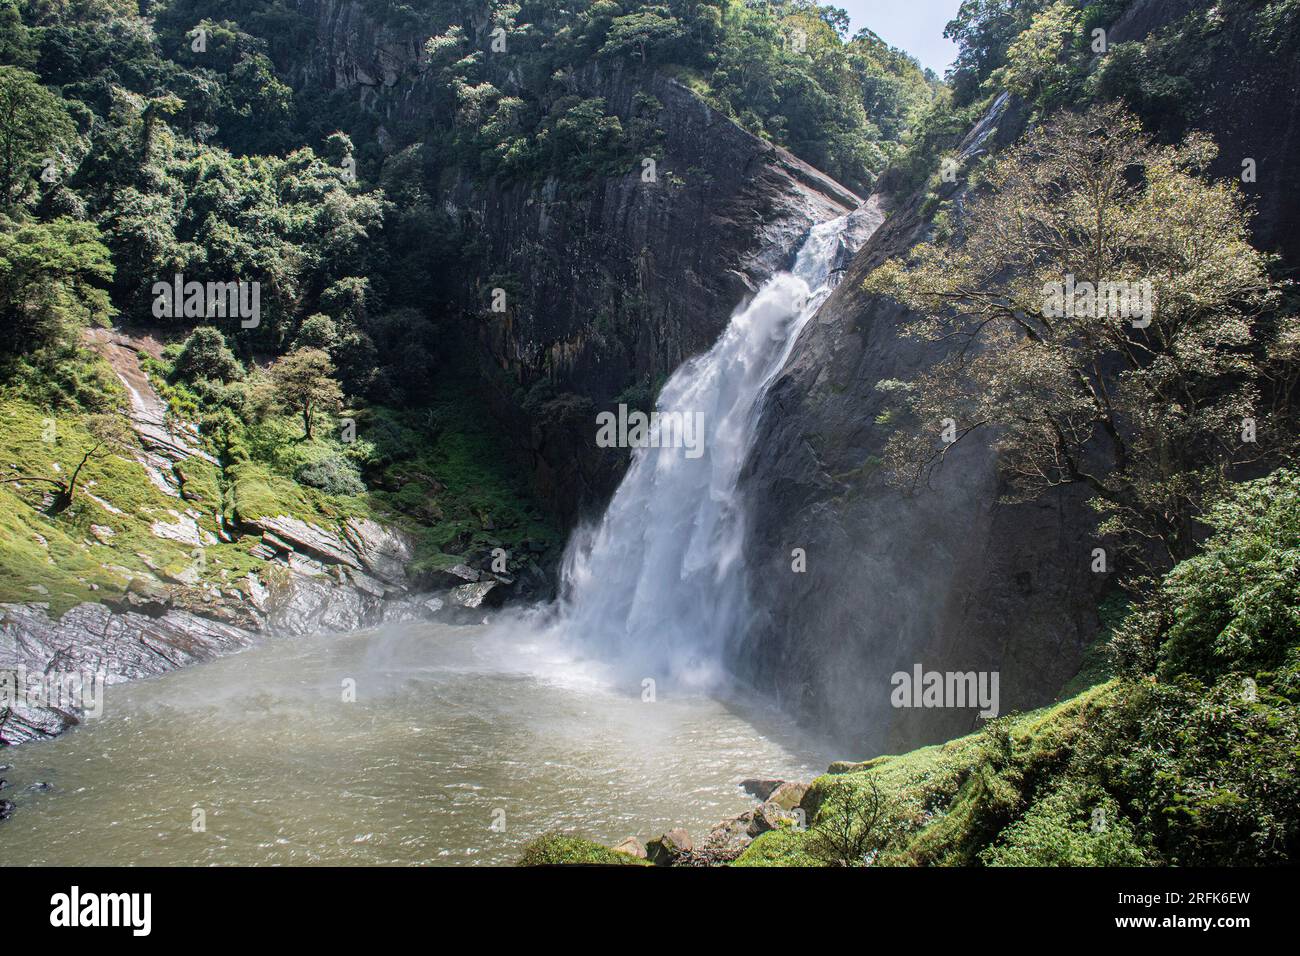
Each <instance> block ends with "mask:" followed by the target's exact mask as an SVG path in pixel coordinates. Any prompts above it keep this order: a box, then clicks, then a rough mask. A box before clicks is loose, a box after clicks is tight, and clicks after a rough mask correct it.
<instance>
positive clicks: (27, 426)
mask: <svg viewBox="0 0 1300 956" xmlns="http://www.w3.org/2000/svg"><path fill="white" fill-rule="evenodd" d="M51 418H53V420H54V439H55V440H54V441H46V440H45V438H46V437H48V434H49V432H48V424H49V420H50V419H51ZM0 420H2V421H3V422H4V425H5V427H4V429H3V430H2V431H0V475H2V476H3V477H5V478H10V477H16V476H18V475H27V476H45V477H54V476H56V475H59V474H62V475H63V476H67V475H68V474H70V473H71V471H72V469H73V468H75V467H76V464H77V462H78V461H79V460H80V458H81V454H82V450H83V449H84V448H86V447H88V445H89V443H90V436H89V434H88V433H87V432H86V431H85V429H84V427H83V426H82V422H81V419H80V417H79V416H78V415H76V414H61V415H57V416H55V415H51V414H50V413H49V412H48V411H47V410H44V409H41V408H37V407H36V406H34V405H32V404H29V403H27V402H23V401H19V400H15V399H10V400H8V401H5V402H3V403H0ZM56 464H57V465H58V466H59V469H60V470H58V471H56V470H55V465H56ZM185 468H186V473H187V479H186V481H185V483H184V486H183V487H184V490H185V494H186V498H185V499H178V498H173V497H171V496H169V495H166V494H164V493H163V492H162V491H161V490H160V489H158V488H157V486H155V485H154V484H153V482H152V481H150V479H149V477H148V475H147V474H146V472H145V470H144V467H143V466H142V465H140V463H139V462H137V461H136V460H135V459H134V458H132V457H129V454H127V453H123V454H115V455H110V456H107V457H105V458H102V459H98V460H92V461H90V462H88V463H87V465H86V467H85V469H84V470H83V472H82V480H81V481H80V482H79V484H78V491H77V493H76V495H75V496H74V499H73V502H72V505H71V506H70V507H69V508H68V509H67V510H65V511H63V512H62V513H60V514H58V515H49V514H46V513H45V511H44V510H43V507H44V499H45V495H46V491H47V489H48V487H49V486H47V485H45V484H44V483H38V482H22V483H21V484H5V485H0V511H2V512H3V514H2V516H0V601H48V602H49V604H50V610H51V613H53V614H55V615H59V614H62V613H63V612H64V611H65V610H67V609H68V608H69V607H71V606H73V605H74V604H77V603H80V602H82V601H87V600H103V599H105V598H111V597H113V596H115V595H119V594H121V592H122V591H123V590H124V589H125V587H126V585H127V584H128V583H129V581H130V580H131V579H132V578H133V577H148V576H151V575H154V574H157V575H158V576H160V577H163V578H167V577H176V576H177V575H182V574H185V573H186V571H187V569H189V568H191V567H193V568H195V569H196V570H197V571H198V572H199V574H200V579H202V580H208V581H214V582H215V581H228V580H231V579H232V578H236V577H242V576H243V575H244V574H246V573H247V572H248V571H249V570H252V569H254V568H256V567H258V566H259V565H260V562H259V561H258V560H257V559H256V558H253V557H252V556H251V555H249V554H248V547H249V546H250V545H251V544H252V542H251V541H245V542H237V543H222V544H207V545H204V546H203V548H202V551H203V557H202V561H201V562H200V561H198V560H197V559H196V556H195V554H194V551H195V546H194V545H191V544H186V543H184V542H180V541H173V540H171V539H167V538H161V537H158V536H157V535H155V534H154V533H153V532H152V530H151V526H152V525H153V523H154V522H155V521H161V522H165V523H167V524H174V523H176V522H177V520H178V519H177V517H176V514H175V513H180V514H184V513H185V512H186V511H187V510H193V511H194V512H197V513H198V518H197V519H196V520H197V522H198V525H199V527H200V528H201V529H202V530H203V531H206V532H208V533H210V534H213V535H215V533H216V531H217V518H216V515H217V511H218V508H219V506H220V500H219V490H218V489H217V485H216V476H215V469H214V468H213V466H211V465H210V464H208V463H207V462H204V461H202V460H200V459H191V460H190V461H188V462H186V464H185ZM191 495H192V497H191ZM214 498H215V499H216V500H214ZM101 502H105V503H107V505H109V506H111V507H105V505H104V504H101ZM110 532H111V533H110ZM42 542H44V543H42ZM223 572H224V573H223ZM41 588H44V590H45V593H42V591H41Z"/></svg>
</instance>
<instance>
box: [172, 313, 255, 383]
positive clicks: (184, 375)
mask: <svg viewBox="0 0 1300 956" xmlns="http://www.w3.org/2000/svg"><path fill="white" fill-rule="evenodd" d="M243 377H244V367H243V366H242V365H240V364H239V360H238V359H237V358H235V353H234V352H232V351H230V349H229V348H228V347H227V345H226V339H225V336H223V335H222V334H221V332H220V331H218V330H217V329H214V328H213V327H212V326H210V325H201V326H199V327H198V328H197V329H195V330H194V331H193V332H191V333H190V336H189V338H187V339H186V340H185V344H184V345H183V346H181V351H180V354H179V355H177V356H176V362H175V364H173V365H172V380H173V381H182V382H197V381H199V380H201V379H211V380H214V381H218V382H234V381H238V380H239V379H242V378H243Z"/></svg>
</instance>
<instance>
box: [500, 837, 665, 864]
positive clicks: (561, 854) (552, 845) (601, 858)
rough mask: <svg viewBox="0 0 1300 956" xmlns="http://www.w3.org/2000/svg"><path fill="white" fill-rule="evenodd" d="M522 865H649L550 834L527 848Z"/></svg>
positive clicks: (521, 860) (578, 840)
mask: <svg viewBox="0 0 1300 956" xmlns="http://www.w3.org/2000/svg"><path fill="white" fill-rule="evenodd" d="M519 865H520V866H566V865H567V866H649V865H650V864H649V863H647V862H646V861H645V860H642V859H640V858H638V857H635V856H632V855H631V854H630V853H619V852H618V851H617V850H611V849H609V848H608V847H603V846H601V845H600V844H599V843H592V842H591V841H590V840H583V839H581V838H579V837H573V836H565V835H564V834H562V833H548V834H546V835H544V836H540V837H538V838H537V839H536V840H533V841H532V842H531V843H529V844H528V845H527V846H526V847H524V851H523V855H522V856H520V858H519Z"/></svg>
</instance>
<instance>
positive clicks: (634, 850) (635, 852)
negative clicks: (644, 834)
mask: <svg viewBox="0 0 1300 956" xmlns="http://www.w3.org/2000/svg"><path fill="white" fill-rule="evenodd" d="M614 851H615V852H616V853H626V854H627V855H628V856H634V857H636V858H637V859H640V860H644V859H645V858H646V852H645V847H643V846H642V845H641V841H640V840H638V839H637V838H636V837H628V838H627V839H626V840H624V841H623V842H622V843H620V844H619V845H618V846H616V847H614Z"/></svg>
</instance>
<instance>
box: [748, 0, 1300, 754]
mask: <svg viewBox="0 0 1300 956" xmlns="http://www.w3.org/2000/svg"><path fill="white" fill-rule="evenodd" d="M1194 5H1203V4H1196V3H1193V2H1192V0H1140V2H1138V3H1136V4H1135V5H1134V6H1133V7H1131V8H1130V9H1129V11H1128V12H1127V13H1126V14H1125V16H1124V17H1123V18H1122V19H1121V21H1120V22H1118V23H1117V24H1116V25H1115V28H1114V29H1113V30H1112V32H1111V41H1112V42H1121V41H1124V40H1133V39H1140V38H1141V37H1143V36H1145V35H1147V34H1148V33H1150V32H1151V31H1153V30H1155V29H1158V28H1160V27H1162V26H1164V25H1167V24H1169V23H1171V22H1173V21H1174V20H1176V19H1177V18H1179V17H1181V16H1183V15H1185V14H1186V12H1187V11H1188V9H1190V8H1191V7H1192V6H1194ZM1210 49H1211V50H1213V51H1214V52H1213V56H1215V57H1216V58H1217V61H1218V62H1216V70H1215V72H1216V75H1221V76H1222V77H1223V81H1222V82H1221V83H1219V84H1217V85H1216V86H1215V87H1214V88H1212V89H1211V90H1210V91H1209V92H1208V93H1207V99H1206V101H1205V105H1204V106H1203V107H1201V108H1199V109H1200V112H1199V113H1198V116H1197V121H1196V122H1195V123H1193V124H1192V125H1194V126H1199V127H1200V128H1204V129H1207V130H1208V131H1209V132H1211V133H1213V134H1214V135H1215V137H1216V139H1217V140H1218V141H1219V143H1220V144H1221V146H1222V147H1223V150H1222V155H1221V158H1220V161H1219V168H1217V169H1216V170H1215V172H1216V173H1217V174H1218V175H1221V176H1237V175H1239V174H1240V172H1241V159H1242V158H1243V157H1245V156H1253V157H1254V158H1256V160H1257V162H1258V164H1259V169H1260V177H1259V181H1258V183H1257V184H1253V185H1246V186H1244V187H1243V188H1245V189H1246V191H1247V193H1248V194H1249V195H1253V196H1254V197H1255V198H1256V199H1257V201H1258V207H1259V211H1260V215H1259V218H1258V220H1257V222H1256V237H1257V242H1258V243H1259V245H1260V246H1261V247H1262V248H1265V249H1276V250H1280V251H1282V252H1283V253H1284V255H1285V258H1286V260H1287V261H1288V263H1289V264H1290V265H1291V267H1292V268H1294V266H1295V265H1296V263H1297V262H1300V246H1297V235H1298V233H1297V230H1296V228H1295V225H1296V221H1297V195H1298V194H1297V192H1296V190H1294V189H1293V188H1291V185H1290V184H1291V183H1293V182H1294V178H1293V176H1292V175H1291V173H1290V171H1291V170H1292V169H1293V168H1294V166H1295V163H1296V156H1297V143H1296V140H1295V137H1296V110H1297V103H1298V102H1300V98H1298V97H1297V95H1296V94H1297V80H1298V73H1300V63H1295V62H1271V61H1269V62H1259V61H1258V59H1257V58H1256V59H1254V60H1252V59H1248V58H1246V57H1245V56H1244V53H1243V51H1244V49H1245V47H1244V45H1243V42H1242V38H1241V37H1240V36H1237V35H1235V34H1234V33H1233V32H1232V29H1231V25H1229V28H1228V30H1227V31H1226V32H1225V35H1224V37H1223V38H1221V41H1220V42H1218V43H1217V44H1216V45H1214V46H1212V47H1210ZM990 121H992V122H993V124H994V125H995V126H996V128H997V129H996V133H995V134H994V137H993V138H992V139H991V140H990V141H989V143H988V144H986V145H991V146H994V147H996V146H997V145H998V144H999V143H1005V142H1008V141H1010V140H1011V139H1013V138H1014V137H1015V136H1017V135H1019V132H1020V130H1021V129H1023V126H1024V123H1025V121H1026V117H1025V115H1024V110H1023V108H1019V107H1018V106H1017V104H1015V103H1014V102H1009V103H1006V104H1005V112H1002V113H1000V114H998V115H996V116H991V117H987V118H986V120H985V124H981V125H986V124H987V123H988V122H990ZM1181 132H1182V130H1169V131H1166V133H1167V134H1168V135H1178V134H1180V133H1181ZM975 138H976V137H975V136H974V134H973V135H972V137H970V138H968V141H967V143H966V144H965V147H966V148H967V149H968V150H970V149H973V148H976V146H975V143H974V139H975ZM961 189H962V187H960V186H958V185H956V184H954V185H952V186H949V187H947V195H945V196H944V198H951V199H954V200H955V205H956V206H957V207H958V208H959V207H960V203H961V199H962V195H961ZM922 199H923V197H922V196H920V195H917V196H912V197H907V198H905V199H901V200H896V201H894V202H893V203H892V205H893V206H894V209H893V214H892V216H891V218H890V219H889V221H887V222H886V224H885V225H884V226H883V227H882V228H881V229H880V230H879V231H878V232H877V233H876V234H875V235H873V236H872V238H871V240H870V241H869V242H868V243H867V245H866V246H865V247H864V248H863V249H862V250H861V251H860V252H859V254H858V255H857V257H856V258H855V259H854V261H853V263H852V265H851V266H850V267H849V271H848V274H847V275H846V277H845V280H844V282H843V283H842V284H841V285H840V286H839V288H838V289H837V290H836V292H835V293H834V295H833V296H832V297H831V298H830V299H829V300H828V301H827V303H826V304H825V305H824V306H823V307H822V309H821V311H820V313H819V314H818V315H817V316H816V317H815V319H814V320H813V321H812V322H811V323H809V325H808V326H807V327H806V328H805V330H804V332H803V335H802V337H801V339H800V341H799V342H798V343H797V345H796V348H795V350H794V352H793V353H792V355H791V358H790V361H789V363H788V364H787V366H786V368H785V370H784V372H783V373H782V377H781V378H780V379H779V381H778V382H777V384H776V385H775V386H774V388H773V390H772V392H771V393H770V394H769V397H768V403H767V406H766V408H765V410H764V413H763V417H762V420H761V425H760V434H759V436H758V438H757V440H756V443H755V449H754V452H753V454H752V455H751V459H750V461H749V463H748V466H747V470H746V473H745V476H744V482H743V484H744V491H745V493H746V495H747V496H748V499H749V502H750V504H749V507H750V515H751V528H752V531H751V538H750V545H751V551H750V553H751V567H752V568H753V574H752V578H751V593H752V600H753V602H754V605H755V607H756V608H757V609H758V616H757V619H756V621H755V624H754V627H753V628H752V629H751V630H750V632H749V633H748V634H746V635H744V636H743V638H742V639H741V640H740V641H739V642H738V643H737V646H736V647H735V648H734V649H733V656H734V659H735V662H736V666H737V668H738V669H739V670H740V672H741V673H742V674H743V675H744V677H745V678H746V679H748V680H749V681H751V682H752V683H754V684H755V685H757V686H758V687H760V688H763V689H764V690H766V691H767V692H768V693H770V694H771V695H773V696H774V697H776V698H778V699H780V700H781V701H782V702H783V703H784V704H785V705H786V706H787V707H789V708H790V710H791V711H792V712H794V713H796V714H797V715H798V716H800V717H801V718H802V719H804V720H805V721H807V722H809V723H811V724H814V725H816V726H818V727H821V728H825V729H827V730H828V731H829V732H830V733H832V734H833V735H834V736H836V737H837V738H839V739H840V740H841V741H843V745H844V746H845V747H846V748H848V749H849V750H850V751H851V752H853V753H854V754H856V755H859V756H863V757H866V756H873V755H876V754H879V753H882V752H897V751H901V750H906V749H910V748H912V747H915V746H919V745H922V744H927V743H934V742H937V741H941V740H945V739H948V738H950V737H952V736H954V735H957V734H961V733H965V732H968V731H970V730H972V729H974V727H975V726H976V725H977V722H978V721H977V718H976V712H975V711H974V710H970V709H967V710H955V709H906V708H897V709H896V708H894V707H893V706H892V705H891V703H890V692H891V690H892V685H891V683H890V677H891V675H892V674H893V673H894V672H896V671H907V672H910V671H911V670H912V668H913V666H914V665H915V664H918V663H919V664H921V665H923V667H924V668H925V669H926V670H937V671H958V670H960V671H969V670H976V671H979V670H996V671H998V672H999V674H1000V696H1001V701H1000V705H1001V711H1002V712H1003V713H1006V712H1008V711H1010V710H1012V709H1028V708H1032V707H1037V706H1041V705H1043V704H1045V703H1048V702H1050V701H1051V700H1052V699H1053V698H1054V697H1055V696H1056V695H1057V693H1058V692H1059V691H1060V689H1061V687H1062V685H1063V684H1064V683H1065V682H1066V681H1067V680H1068V679H1070V678H1071V677H1072V676H1073V675H1074V673H1075V672H1076V671H1077V668H1078V665H1079V662H1080V656H1081V651H1082V649H1083V648H1084V647H1086V646H1087V644H1088V643H1089V642H1090V641H1091V640H1093V639H1094V638H1095V636H1096V634H1097V625H1098V622H1097V616H1096V603H1097V599H1098V597H1099V596H1100V594H1101V592H1102V590H1103V586H1104V581H1103V576H1102V575H1098V574H1094V573H1092V571H1091V553H1092V549H1093V548H1094V547H1096V546H1098V544H1099V542H1098V541H1096V540H1095V538H1094V537H1093V533H1092V528H1093V516H1092V515H1091V513H1090V512H1089V511H1088V510H1087V508H1086V506H1085V504H1084V497H1083V495H1081V494H1080V493H1078V492H1077V491H1073V490H1064V491H1061V492H1059V493H1055V494H1051V495H1047V496H1045V497H1043V498H1042V499H1040V500H1038V501H1036V502H1033V503H1030V504H1017V505H1009V504H1004V503H1000V502H999V498H1000V496H1001V495H1002V493H1003V492H1004V491H1005V489H1004V488H1003V487H1002V485H1001V483H1000V480H999V478H998V474H997V469H996V461H995V460H994V456H993V453H992V452H991V451H990V450H989V449H988V448H987V446H984V447H980V446H978V445H969V446H967V447H962V446H958V448H957V449H956V454H954V455H950V456H949V461H948V463H947V464H946V465H945V467H944V468H943V470H942V472H941V473H940V474H939V475H938V476H937V477H936V478H935V480H934V482H933V486H932V487H931V488H928V489H924V490H922V491H920V492H919V493H917V494H915V495H913V496H904V495H902V494H901V493H899V492H898V491H896V490H894V489H892V488H890V487H887V486H886V485H885V484H884V482H882V481H881V480H880V478H879V476H878V475H876V474H875V472H874V469H875V467H876V464H877V462H878V458H877V456H879V454H880V452H881V450H882V447H883V444H884V441H885V439H886V437H887V433H888V429H887V428H886V427H883V426H880V425H877V424H876V416H877V415H878V414H880V412H881V411H882V410H883V409H884V405H883V402H882V398H883V396H882V394H881V393H880V392H878V391H877V389H876V384H877V383H878V382H879V381H881V380H883V379H890V378H907V377H910V375H911V374H912V373H914V372H915V371H916V370H917V369H919V368H921V367H923V366H924V365H925V364H926V363H927V362H929V361H933V359H934V357H935V356H934V353H933V352H932V351H931V350H930V348H928V347H926V346H924V345H922V344H919V343H917V342H914V341H911V340H905V339H901V338H900V337H899V335H898V329H899V327H900V326H901V325H902V324H903V323H905V322H906V321H908V318H909V317H908V315H907V313H906V312H905V311H904V310H903V309H902V308H900V307H899V306H897V305H896V304H894V303H892V302H889V301H884V300H881V299H879V298H876V297H872V296H868V295H867V294H866V293H864V292H863V291H862V289H861V283H862V280H863V279H864V278H865V277H866V276H867V275H868V274H869V273H870V272H871V271H872V269H874V268H875V267H876V266H877V265H879V264H880V263H882V262H884V261H885V260H886V259H888V258H890V257H891V256H895V255H900V254H903V253H904V252H905V251H906V250H907V249H908V248H909V247H910V246H911V245H913V244H914V243H916V242H918V241H920V240H921V239H922V238H924V237H925V236H926V235H927V234H928V231H929V228H930V224H929V222H927V220H926V217H925V216H924V215H923V214H922V208H921V204H922ZM886 202H887V203H888V202H889V201H888V200H886ZM936 427H937V426H936ZM962 445H966V442H963V443H962ZM793 548H804V549H806V551H807V556H808V558H807V560H808V571H807V573H806V574H795V573H793V572H792V571H791V557H790V553H791V550H792V549H793Z"/></svg>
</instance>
